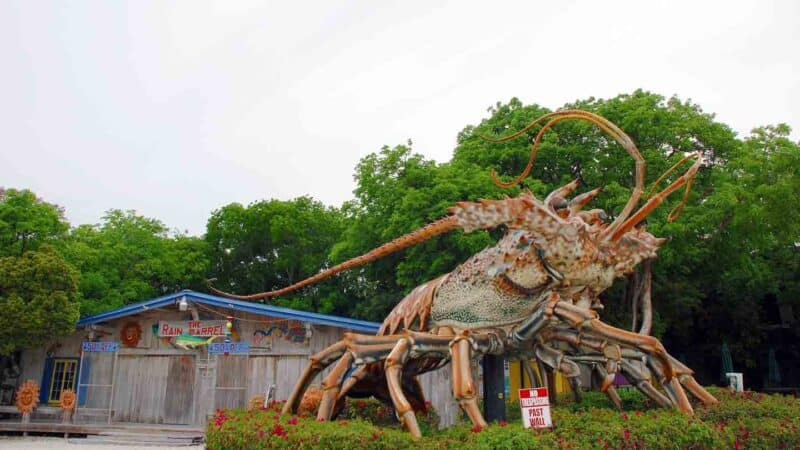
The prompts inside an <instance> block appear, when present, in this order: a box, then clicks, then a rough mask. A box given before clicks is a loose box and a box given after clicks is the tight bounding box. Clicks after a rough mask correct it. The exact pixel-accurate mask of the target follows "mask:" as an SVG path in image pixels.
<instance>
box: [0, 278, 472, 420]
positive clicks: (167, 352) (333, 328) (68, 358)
mask: <svg viewBox="0 0 800 450" xmlns="http://www.w3.org/2000/svg"><path fill="white" fill-rule="evenodd" d="M229 323H230V327H228V324H229ZM379 325H380V324H378V323H374V322H366V321H362V320H354V319H349V318H344V317H337V316H331V315H325V314H314V313H309V312H304V311H297V310H292V309H287V308H279V307H275V306H271V305H264V304H259V303H251V302H243V301H237V300H232V299H228V298H223V297H217V296H213V295H208V294H203V293H200V292H194V291H183V292H179V293H176V294H171V295H167V296H164V297H159V298H155V299H151V300H148V301H144V302H141V303H137V304H133V305H129V306H125V307H123V308H119V309H116V310H113V311H109V312H105V313H102V314H98V315H95V316H90V317H85V318H83V319H81V320H80V321H79V322H78V326H77V330H76V331H75V332H74V333H73V334H71V335H69V336H66V337H61V338H56V339H54V340H53V341H52V342H50V343H49V344H48V345H46V346H44V347H42V348H33V349H27V350H24V351H22V352H21V355H20V359H19V370H18V372H19V376H18V381H19V382H22V381H24V380H28V379H31V380H34V381H36V382H37V383H40V387H41V396H40V407H39V408H38V409H37V411H36V412H35V413H34V420H36V418H37V414H38V415H39V416H40V418H41V415H42V414H47V413H48V412H50V413H51V414H53V413H54V411H55V410H56V408H55V407H56V406H57V404H58V400H59V396H60V393H61V391H62V390H63V389H73V390H75V391H76V392H77V393H78V408H77V411H76V417H75V421H76V422H77V423H108V424H113V423H138V424H174V425H187V426H195V427H197V426H203V425H204V424H205V423H206V421H207V420H208V418H209V417H210V416H211V415H212V414H213V413H214V411H215V410H216V409H217V408H234V407H245V406H246V405H247V403H248V401H249V400H250V399H251V398H252V397H254V396H255V395H265V393H267V392H269V391H270V390H271V392H272V395H273V398H274V399H276V400H285V399H286V398H287V397H288V396H289V393H290V392H291V390H292V388H293V387H294V384H295V382H296V381H297V379H298V378H299V377H300V374H301V373H302V371H303V370H304V368H305V366H306V364H307V362H308V357H309V356H310V355H312V354H314V353H316V352H318V351H320V350H322V349H324V348H325V347H327V346H329V345H331V344H333V343H335V342H336V341H337V340H339V339H340V338H341V336H342V334H343V333H344V332H346V331H355V332H361V333H367V334H372V333H375V332H376V331H377V329H378V327H379ZM448 372H449V371H448V370H440V371H436V372H433V373H429V374H425V375H423V376H422V377H421V381H422V385H423V388H424V389H425V393H426V396H427V398H428V399H429V400H430V401H431V402H432V403H433V405H434V407H436V409H437V411H438V412H439V414H440V416H442V418H443V421H442V425H445V426H446V425H449V424H451V423H453V421H454V420H455V416H456V409H457V405H456V404H455V402H454V400H453V397H452V393H451V387H450V381H449V374H448ZM322 376H324V373H323V374H322ZM315 382H316V383H319V382H320V378H317V380H316V381H315ZM11 408H13V407H9V406H6V407H2V410H0V411H3V412H10V411H11Z"/></svg>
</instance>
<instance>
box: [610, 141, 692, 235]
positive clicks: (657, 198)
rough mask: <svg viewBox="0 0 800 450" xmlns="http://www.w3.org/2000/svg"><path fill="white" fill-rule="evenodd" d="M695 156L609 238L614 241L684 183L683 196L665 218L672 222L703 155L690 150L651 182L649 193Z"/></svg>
mask: <svg viewBox="0 0 800 450" xmlns="http://www.w3.org/2000/svg"><path fill="white" fill-rule="evenodd" d="M692 158H696V160H695V162H694V163H693V164H692V165H691V166H690V167H689V168H688V169H687V170H686V172H684V174H683V175H681V176H680V177H679V178H678V179H676V180H675V181H673V182H672V183H670V185H669V186H667V187H665V188H664V189H663V190H662V191H661V192H659V193H657V194H655V195H654V196H652V197H650V198H649V199H648V200H647V203H645V204H644V206H642V207H641V208H640V209H639V210H638V211H636V213H635V214H633V215H632V216H631V217H630V218H629V219H628V220H626V221H625V223H623V224H622V225H621V226H620V227H619V228H618V229H617V230H616V231H615V232H614V233H613V234H612V235H611V240H612V241H616V240H618V239H619V238H620V237H622V235H623V234H625V233H626V232H627V231H628V230H630V229H631V228H633V227H635V226H636V224H638V223H639V222H641V221H642V220H643V219H644V218H645V217H647V216H648V215H649V214H650V213H651V212H653V210H654V209H656V207H658V205H660V204H661V203H662V202H663V201H664V199H666V198H667V196H669V194H671V193H673V192H675V191H676V190H677V189H678V188H680V187H681V186H683V185H684V184H685V185H686V189H685V191H684V193H683V198H681V201H680V202H679V203H678V204H677V205H676V206H675V207H674V208H673V209H672V211H670V213H669V215H668V216H667V220H668V221H670V222H672V221H674V220H675V219H677V218H678V217H679V216H680V213H681V211H683V206H684V205H685V204H686V201H687V199H688V198H689V191H690V190H691V188H692V183H693V182H694V179H695V177H696V176H697V171H698V170H699V169H700V166H701V165H702V164H703V155H702V154H701V153H700V152H692V153H690V154H689V155H686V156H685V157H683V158H682V159H681V160H680V161H678V162H677V163H676V164H674V165H673V166H672V167H670V168H669V169H667V171H666V172H664V174H663V175H661V176H660V177H659V178H658V180H656V182H655V183H653V187H652V188H651V189H650V193H652V192H653V191H654V190H655V188H656V186H658V184H659V183H660V182H661V181H663V179H664V178H666V176H667V175H669V174H670V173H672V172H673V171H675V169H677V168H678V167H680V166H681V165H682V164H683V163H685V162H686V161H688V160H690V159H692Z"/></svg>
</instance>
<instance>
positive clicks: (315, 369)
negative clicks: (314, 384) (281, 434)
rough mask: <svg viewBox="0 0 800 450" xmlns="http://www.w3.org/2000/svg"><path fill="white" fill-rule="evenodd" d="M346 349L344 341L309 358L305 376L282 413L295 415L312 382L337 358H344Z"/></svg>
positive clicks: (302, 376) (301, 378)
mask: <svg viewBox="0 0 800 450" xmlns="http://www.w3.org/2000/svg"><path fill="white" fill-rule="evenodd" d="M346 347H347V343H346V342H345V341H344V340H342V341H339V342H337V343H335V344H333V345H331V346H330V347H328V348H326V349H325V350H322V351H321V352H319V353H317V354H315V355H313V356H311V357H310V358H309V362H308V365H307V366H306V368H305V370H304V371H303V374H302V375H300V379H299V380H297V383H296V384H295V385H294V389H293V390H292V393H291V394H290V395H289V399H288V400H287V401H286V404H285V405H284V406H283V410H282V411H281V412H282V413H283V414H288V413H292V414H294V413H296V412H297V407H298V406H299V405H300V400H302V399H303V394H304V393H305V392H306V389H308V385H310V384H311V380H313V379H314V377H315V376H317V374H318V373H320V372H322V371H323V370H325V368H326V367H328V366H329V365H331V364H332V363H333V362H334V361H335V360H336V359H337V358H339V357H340V356H342V354H344V352H345V349H346Z"/></svg>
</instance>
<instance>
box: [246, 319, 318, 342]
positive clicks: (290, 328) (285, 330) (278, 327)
mask: <svg viewBox="0 0 800 450" xmlns="http://www.w3.org/2000/svg"><path fill="white" fill-rule="evenodd" d="M265 337H279V338H283V339H285V340H287V341H289V342H298V343H299V342H304V341H307V338H308V334H307V329H306V327H305V326H304V325H303V323H302V322H298V321H294V320H292V321H290V322H288V323H287V322H283V323H277V324H273V325H270V326H268V327H267V328H265V329H262V330H256V331H254V332H253V343H254V344H259V343H260V342H261V341H262V340H263V338H265Z"/></svg>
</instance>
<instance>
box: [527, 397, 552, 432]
mask: <svg viewBox="0 0 800 450" xmlns="http://www.w3.org/2000/svg"><path fill="white" fill-rule="evenodd" d="M519 406H520V407H521V408H522V425H523V426H524V427H525V428H552V427H553V420H552V419H551V418H550V398H549V397H548V396H547V388H533V389H520V390H519Z"/></svg>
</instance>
